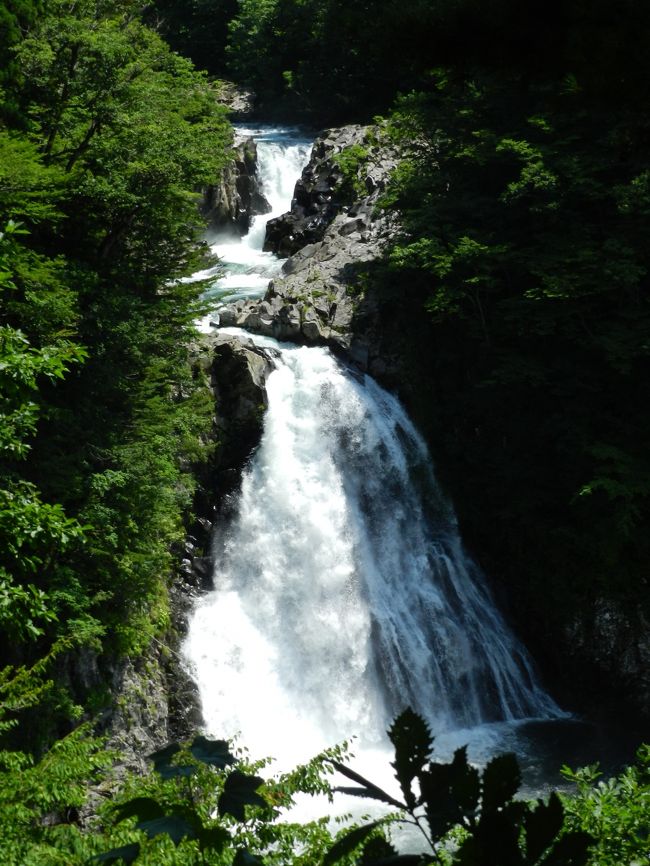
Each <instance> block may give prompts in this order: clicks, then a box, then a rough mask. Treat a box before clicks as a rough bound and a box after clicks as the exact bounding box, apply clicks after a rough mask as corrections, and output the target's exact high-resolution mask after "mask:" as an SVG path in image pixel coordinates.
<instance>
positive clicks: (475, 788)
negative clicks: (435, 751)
mask: <svg viewBox="0 0 650 866" xmlns="http://www.w3.org/2000/svg"><path fill="white" fill-rule="evenodd" d="M450 783H451V791H450V793H451V796H452V798H453V800H454V802H455V803H456V804H457V805H458V808H459V809H460V810H461V811H462V812H463V813H465V814H473V813H474V812H475V811H476V809H477V808H478V802H479V798H480V796H481V777H480V775H479V771H478V770H477V769H476V767H471V766H470V765H469V764H468V762H467V747H466V746H463V748H462V749H456V751H455V752H454V759H453V761H452V762H451V773H450Z"/></svg>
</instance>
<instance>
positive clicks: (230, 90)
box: [217, 80, 255, 117]
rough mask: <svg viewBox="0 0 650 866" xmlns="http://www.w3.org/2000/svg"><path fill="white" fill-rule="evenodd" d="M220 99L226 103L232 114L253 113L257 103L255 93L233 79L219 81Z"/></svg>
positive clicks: (243, 115)
mask: <svg viewBox="0 0 650 866" xmlns="http://www.w3.org/2000/svg"><path fill="white" fill-rule="evenodd" d="M219 88H220V89H219V95H218V97H217V98H218V101H219V102H220V103H221V105H225V106H226V108H227V109H228V110H229V111H230V113H231V114H233V115H237V116H238V117H247V116H248V115H249V114H251V113H252V111H253V108H254V104H255V94H254V93H253V91H252V90H247V89H246V88H244V87H241V86H240V85H238V84H235V83H234V82H232V81H223V80H222V81H220V82H219Z"/></svg>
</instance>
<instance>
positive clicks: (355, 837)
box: [323, 821, 382, 866]
mask: <svg viewBox="0 0 650 866" xmlns="http://www.w3.org/2000/svg"><path fill="white" fill-rule="evenodd" d="M381 823H382V822H381V821H373V822H372V823H371V824H364V825H363V826H362V827H355V828H354V830H350V832H349V833H346V834H345V836H343V837H341V838H340V839H338V840H337V841H336V842H335V843H334V844H333V845H332V847H331V848H330V850H329V851H328V852H327V854H326V855H325V857H324V858H323V866H330V864H331V863H338V861H339V860H341V858H343V857H345V856H347V855H348V854H350V853H351V852H352V851H354V849H355V848H356V847H357V846H358V845H360V844H361V843H362V842H363V841H364V839H367V838H368V836H369V835H370V834H371V833H372V832H373V831H374V830H376V829H377V827H380V826H381Z"/></svg>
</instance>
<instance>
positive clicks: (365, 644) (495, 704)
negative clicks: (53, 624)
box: [184, 136, 562, 764]
mask: <svg viewBox="0 0 650 866" xmlns="http://www.w3.org/2000/svg"><path fill="white" fill-rule="evenodd" d="M270 137H271V136H270ZM273 144H277V147H275V148H271V147H269V148H268V150H266V151H265V150H264V148H263V147H262V146H260V147H259V153H260V168H261V169H262V171H263V172H265V174H264V175H263V178H262V180H263V181H265V187H264V191H265V194H266V195H267V197H269V198H271V200H272V204H273V206H274V210H275V207H276V201H273V199H272V196H270V195H269V192H270V178H275V180H274V181H273V184H274V185H275V188H276V189H277V190H279V189H280V188H281V187H282V185H283V184H284V185H285V193H284V194H285V195H286V194H287V192H286V190H289V189H292V188H293V183H294V182H295V179H296V175H297V171H294V174H293V176H292V177H291V179H290V182H289V183H288V184H287V182H286V176H285V175H287V174H289V173H290V172H289V170H288V168H287V165H288V163H289V160H288V159H286V158H285V156H283V155H282V153H283V147H285V148H286V141H285V142H281V143H279V144H278V143H277V142H273ZM292 146H299V147H302V148H303V150H302V154H303V158H306V152H307V147H306V146H305V144H304V143H302V144H299V145H295V144H294V145H292ZM283 161H284V162H283ZM283 178H284V179H283ZM288 194H289V195H290V192H289V193H288ZM278 199H279V196H278ZM287 205H288V200H286V199H285V201H284V202H279V201H278V207H281V208H282V209H286V207H287ZM273 215H275V214H273ZM268 218H270V217H267V219H268ZM258 219H259V218H258ZM262 219H264V218H262ZM256 232H257V225H254V226H253V228H252V230H251V236H253V235H254V236H255V237H254V238H253V237H249V238H248V239H246V238H245V239H243V241H242V243H241V244H240V245H239V247H238V249H237V250H235V251H234V252H233V251H232V250H228V253H229V255H230V261H231V262H236V259H237V258H238V257H239V260H240V261H241V260H243V259H246V261H249V262H250V261H252V259H251V258H247V257H248V256H251V255H254V256H256V257H258V258H256V259H255V264H254V265H253V268H254V269H253V272H252V273H254V274H255V275H256V276H264V277H265V279H266V280H267V279H268V278H269V276H270V275H272V274H273V273H274V269H277V268H278V267H279V263H278V260H277V259H276V258H275V257H273V256H271V254H268V253H264V254H263V253H261V252H260V250H261V244H262V242H263V238H260V237H259V235H257V234H256ZM249 244H250V246H249ZM222 249H223V248H222ZM248 250H250V251H251V252H250V253H249V252H247V251H248ZM260 256H267V257H269V259H268V261H269V262H271V264H270V265H269V267H268V268H267V267H265V266H264V264H263V261H262V263H261V264H260V262H261V260H260V258H259V257H260ZM250 275H251V274H250V273H249V274H248V276H250ZM232 276H233V277H236V276H237V277H240V276H241V271H239V272H238V271H237V267H236V264H235V266H234V268H233V274H232ZM245 276H246V275H245ZM248 290H249V291H250V292H251V293H252V292H253V291H254V289H253V288H252V287H249V289H248ZM257 292H258V294H261V293H262V291H260V289H259V288H258V289H257ZM249 296H250V295H249ZM230 299H231V297H228V300H230ZM217 304H218V299H217ZM223 330H225V331H231V332H235V333H236V329H223ZM241 333H242V334H243V332H241ZM246 336H247V338H249V339H251V336H250V335H246ZM252 339H254V341H255V343H256V344H257V345H261V346H265V347H267V348H268V349H269V352H270V357H271V358H272V360H273V364H274V368H275V369H274V370H273V372H272V373H271V374H270V375H269V378H268V381H267V393H268V402H269V406H268V410H267V412H266V416H265V421H264V432H263V436H262V440H261V443H260V446H259V448H258V449H257V451H256V453H255V455H254V456H253V458H252V459H251V461H250V463H249V465H248V466H247V468H246V470H245V471H244V474H243V478H242V484H241V491H240V493H239V495H238V500H237V503H236V506H235V508H234V509H233V512H234V517H233V518H232V520H231V522H230V523H229V525H227V526H225V527H224V526H222V527H220V529H219V532H218V534H217V537H216V538H215V540H214V545H215V549H214V557H215V562H216V568H215V573H214V590H213V591H212V592H210V593H208V594H207V595H205V596H204V597H203V598H201V599H200V600H199V601H198V602H197V604H196V608H195V611H194V614H193V616H192V619H191V622H190V626H189V631H188V635H187V638H186V642H185V645H184V652H185V656H186V658H187V660H188V665H189V667H190V669H191V671H192V673H193V675H194V677H195V678H196V681H197V683H198V686H199V690H200V694H201V700H202V705H203V712H204V718H205V722H206V727H207V729H208V732H209V733H210V734H211V735H213V736H217V737H222V736H232V735H234V734H235V733H237V732H240V733H241V738H242V742H243V744H244V745H246V746H247V747H248V748H249V749H251V751H252V753H253V754H254V755H258V756H259V755H264V754H273V755H274V756H276V757H279V758H280V760H281V761H286V763H287V764H295V763H296V762H297V761H298V760H302V759H306V758H308V757H310V756H311V755H313V754H316V753H317V752H318V751H320V750H321V749H322V748H323V747H324V746H327V745H332V744H334V743H336V742H339V741H341V740H342V739H344V738H347V737H349V736H351V735H356V736H358V737H359V741H360V745H361V747H362V748H368V749H373V748H380V749H381V748H382V743H383V742H384V741H383V732H384V731H385V729H386V727H387V725H388V724H389V723H390V720H391V719H392V717H393V716H394V715H395V714H396V713H397V712H399V711H400V710H401V709H403V708H404V707H405V706H407V705H409V706H411V707H413V708H414V709H415V710H417V711H418V712H420V713H421V714H422V715H423V716H424V717H425V718H426V719H427V720H428V721H429V723H430V725H431V727H432V729H433V730H434V731H435V732H437V733H440V732H447V734H448V735H450V736H452V739H453V735H454V732H459V731H461V732H462V735H461V740H460V742H463V741H466V740H467V739H471V738H469V737H468V736H467V731H468V730H469V729H473V730H474V731H483V732H484V731H487V730H488V729H489V728H490V725H494V724H495V723H496V724H501V725H503V724H506V725H508V724H513V723H516V722H517V721H518V720H522V719H531V718H538V719H549V718H557V717H560V716H561V715H562V713H561V711H560V710H559V709H558V707H557V706H556V705H555V703H554V702H553V701H552V699H551V698H550V697H549V696H548V695H547V694H546V693H545V692H544V690H543V689H542V688H541V687H540V685H539V684H538V682H537V680H536V677H535V674H534V671H533V669H532V665H531V661H530V659H529V657H528V655H527V652H526V650H525V649H524V647H523V646H522V645H521V644H520V643H519V642H518V641H517V639H516V638H515V637H514V635H513V634H512V632H511V631H510V630H509V628H508V626H507V625H506V623H505V621H504V620H503V618H502V616H501V615H500V613H499V612H498V610H497V608H496V606H495V604H494V601H493V599H492V597H491V594H490V592H489V589H488V587H487V584H486V581H485V578H484V576H483V575H482V573H481V571H480V569H479V568H478V566H477V565H476V564H475V563H474V562H473V561H472V559H471V558H470V557H469V556H468V554H467V553H466V552H465V550H464V548H463V545H462V541H461V539H460V536H459V531H458V527H457V524H456V519H455V516H454V513H453V509H452V508H451V506H450V504H449V503H448V502H447V501H446V499H445V497H444V496H443V494H442V492H441V490H440V488H439V486H438V484H437V482H436V479H435V475H434V472H433V469H432V465H431V461H430V459H429V456H428V453H427V449H426V446H425V443H424V442H423V440H422V438H421V437H420V435H419V434H418V432H417V430H416V429H415V428H414V426H413V424H412V423H411V421H410V420H409V418H408V416H407V415H406V413H405V411H404V409H403V408H402V407H401V405H400V403H399V402H398V401H397V399H396V398H395V397H393V396H392V395H390V394H389V393H387V392H386V391H384V390H383V389H382V388H380V387H379V386H378V385H377V384H376V383H375V382H374V381H373V380H372V379H371V378H370V377H368V376H364V377H359V376H358V375H357V374H354V373H353V372H352V371H350V370H349V369H347V368H346V367H345V366H344V365H343V364H341V363H340V362H339V361H337V360H336V359H335V358H334V357H333V356H332V355H331V354H330V353H329V351H328V350H327V349H325V348H315V347H298V346H293V345H288V344H278V343H276V342H275V341H273V340H270V339H268V338H264V337H257V336H256V337H252Z"/></svg>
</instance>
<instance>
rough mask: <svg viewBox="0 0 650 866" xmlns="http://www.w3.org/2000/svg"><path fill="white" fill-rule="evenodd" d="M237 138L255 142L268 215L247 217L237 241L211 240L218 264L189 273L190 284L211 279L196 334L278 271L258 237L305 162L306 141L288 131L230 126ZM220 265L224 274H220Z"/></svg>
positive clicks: (286, 200)
mask: <svg viewBox="0 0 650 866" xmlns="http://www.w3.org/2000/svg"><path fill="white" fill-rule="evenodd" d="M236 129H237V132H238V134H239V135H240V136H242V137H248V136H253V137H254V138H255V141H256V144H257V163H258V176H259V178H260V180H261V182H262V192H263V193H264V195H265V196H266V198H267V200H268V202H269V204H270V205H271V212H270V213H268V214H263V215H260V216H256V217H253V221H252V224H251V227H250V231H249V232H248V234H247V235H245V236H244V237H243V238H235V237H233V236H232V234H228V235H217V236H214V237H212V238H211V243H210V249H211V251H212V253H214V254H215V255H216V256H218V257H219V260H220V261H219V264H218V265H216V266H215V267H212V268H208V269H207V270H204V271H199V272H198V273H196V274H193V276H192V279H193V280H199V279H201V280H203V279H209V278H211V277H215V280H214V282H213V283H212V284H211V285H210V286H209V288H208V289H207V291H206V296H207V297H208V298H209V299H210V300H211V301H212V302H213V307H212V310H211V312H210V313H209V314H208V315H206V316H205V318H204V319H203V320H202V321H201V322H199V323H198V327H199V329H200V330H201V331H204V332H208V333H209V332H210V331H211V330H212V325H211V322H213V321H214V320H215V319H216V318H217V317H218V316H217V315H215V313H217V311H218V309H219V306H220V305H222V304H223V303H231V302H233V301H236V300H239V299H241V298H257V297H261V296H262V295H264V293H265V291H266V288H267V286H268V284H269V280H270V279H272V278H273V277H274V276H276V275H277V274H278V273H279V272H280V268H281V266H282V260H281V259H278V258H277V256H275V255H274V254H273V253H269V252H264V251H263V250H262V247H263V245H264V234H265V232H266V224H267V222H268V221H269V220H270V219H274V218H275V217H277V216H280V215H281V214H283V213H285V211H287V210H288V209H289V207H290V206H291V197H292V195H293V189H294V186H295V183H296V181H297V180H298V178H299V177H300V172H301V171H302V169H303V166H304V165H305V164H306V162H307V160H308V159H309V152H310V149H311V141H310V140H309V139H307V138H305V137H304V136H303V135H302V134H301V133H300V132H299V131H298V130H297V129H295V128H292V127H287V128H283V127H268V128H265V127H257V128H248V127H243V126H238V127H236ZM224 267H225V268H226V270H227V274H226V275H225V276H223V272H224Z"/></svg>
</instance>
